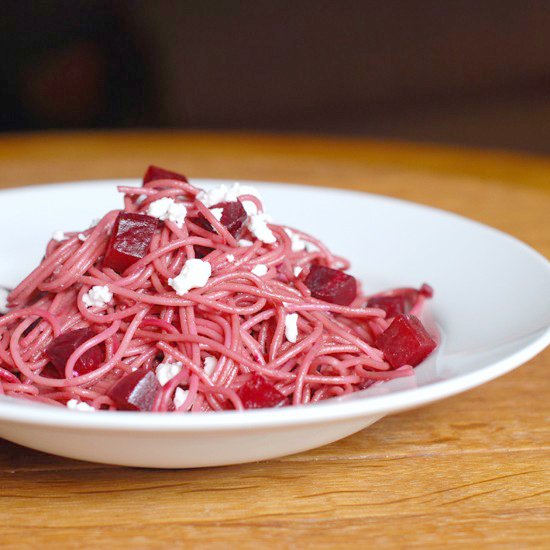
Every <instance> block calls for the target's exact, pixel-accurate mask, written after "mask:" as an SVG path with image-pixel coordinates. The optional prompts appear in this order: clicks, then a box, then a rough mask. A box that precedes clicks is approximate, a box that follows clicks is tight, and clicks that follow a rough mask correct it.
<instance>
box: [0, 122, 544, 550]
mask: <svg viewBox="0 0 550 550" xmlns="http://www.w3.org/2000/svg"><path fill="white" fill-rule="evenodd" d="M149 163H155V164H159V165H161V166H162V165H165V166H166V167H168V168H173V169H174V170H178V171H183V172H184V173H186V174H188V175H190V176H197V177H198V176H202V177H224V178H231V179H235V180H240V179H261V180H274V181H288V182H304V183H308V184H312V185H329V186H334V187H345V188H354V189H361V190H364V191H369V192H374V193H383V194H385V195H391V196H395V197H401V198H405V199H411V200H414V201H417V202H420V203H424V204H429V205H433V206H437V207H441V208H444V209H447V210H451V211H454V212H457V213H460V214H463V215H466V216H468V217H471V218H473V219H476V220H479V221H482V222H485V223H488V224H490V225H492V226H494V227H497V228H499V229H502V230H504V231H506V232H509V233H511V234H512V235H515V236H516V237H518V238H520V239H522V240H524V241H525V242H527V243H529V244H530V245H531V246H533V247H534V248H536V249H537V250H539V251H540V252H542V253H543V254H544V255H546V256H547V257H548V256H550V221H549V216H550V160H548V159H544V158H537V157H527V156H520V155H514V154H505V153H498V152H491V153H490V152H480V151H469V150H455V149H443V148H436V147H429V146H413V145H405V144H389V143H373V142H369V141H363V140H349V139H328V138H326V139H324V138H306V137H299V136H298V137H297V136H294V137H290V136H264V135H250V134H249V135H245V134H237V135H235V134H233V135H232V134H207V133H178V132H149V133H91V134H37V135H25V136H4V137H0V187H10V186H19V185H27V184H35V183H43V182H54V181H70V180H76V179H91V178H104V177H105V178H109V177H137V176H140V175H141V174H142V172H143V170H144V168H145V166H146V165H147V164H149ZM0 201H1V198H0ZM526 284H528V281H526ZM549 367H550V353H549V350H546V352H544V353H542V354H540V355H539V356H538V357H536V358H535V359H533V360H532V361H530V362H529V363H528V364H527V365H524V366H523V367H521V368H520V369H518V370H516V371H514V372H513V373H511V374H509V375H507V376H504V377H502V378H500V379H498V380H495V381H493V382H491V383H489V384H486V385H484V386H482V387H480V388H477V389H475V390H472V391H469V392H467V393H465V394H462V395H459V396H457V397H453V398H451V399H447V400H445V401H442V402H440V403H437V404H434V405H431V406H428V407H424V408H422V409H419V410H415V411H409V412H406V413H402V414H399V415H396V416H392V417H388V418H385V419H383V420H381V421H379V422H378V423H376V424H375V425H373V426H372V427H370V428H368V429H367V430H364V431H363V432H360V433H358V434H356V435H354V436H352V437H349V438H347V439H345V440H343V441H340V442H337V443H334V444H332V445H328V446H326V447H323V448H320V449H316V450H313V451H310V452H307V453H302V454H299V455H295V456H289V457H286V458H282V459H278V460H271V461H269V462H261V463H256V464H247V465H241V466H231V467H226V468H210V469H197V470H164V471H163V470H144V469H131V468H119V467H110V466H102V465H98V464H89V463H84V462H77V461H72V460H67V459H62V458H57V457H54V456H49V455H46V454H43V453H39V452H35V451H31V450H28V449H25V448H22V447H19V446H17V445H14V444H11V443H8V442H6V441H0V547H3V548H19V547H28V548H80V547H83V548H84V547H93V548H103V547H110V548H167V547H176V548H183V547H197V548H198V547H200V548H263V547H273V548H309V547H321V548H351V547H357V548H362V547H364V548H368V547H371V545H372V547H375V548H386V547H387V548H400V547H419V548H443V547H447V548H455V547H456V548H514V549H516V548H520V549H521V548H549V547H550V491H549V486H550V422H549V421H550V414H549V413H550V407H549V400H550V382H549V371H548V368H549Z"/></svg>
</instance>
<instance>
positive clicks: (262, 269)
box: [252, 264, 268, 277]
mask: <svg viewBox="0 0 550 550" xmlns="http://www.w3.org/2000/svg"><path fill="white" fill-rule="evenodd" d="M267 272H268V269H267V266H266V265H264V264H258V265H255V266H254V267H253V268H252V273H254V275H257V276H258V277H263V276H264V275H265V274H266V273H267Z"/></svg>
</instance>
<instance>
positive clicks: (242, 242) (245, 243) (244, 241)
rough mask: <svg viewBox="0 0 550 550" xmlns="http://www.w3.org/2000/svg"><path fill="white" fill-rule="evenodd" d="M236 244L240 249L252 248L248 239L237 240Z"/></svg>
mask: <svg viewBox="0 0 550 550" xmlns="http://www.w3.org/2000/svg"><path fill="white" fill-rule="evenodd" d="M237 244H238V245H239V246H241V247H246V246H252V245H253V242H252V241H249V240H248V239H239V240H238V241H237Z"/></svg>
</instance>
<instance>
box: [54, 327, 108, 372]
mask: <svg viewBox="0 0 550 550" xmlns="http://www.w3.org/2000/svg"><path fill="white" fill-rule="evenodd" d="M95 335H96V333H95V332H94V331H93V330H92V329H91V328H81V329H79V330H71V331H69V332H65V333H63V334H60V335H59V336H58V337H57V338H55V339H54V340H53V341H52V343H51V344H50V345H49V346H48V347H47V348H46V355H47V357H48V359H49V360H50V361H51V362H52V364H53V366H54V367H55V369H56V370H57V372H58V374H59V375H60V376H61V377H62V378H65V365H66V364H67V361H68V360H69V357H70V356H71V355H72V354H73V352H74V351H75V350H76V349H77V348H79V347H80V346H81V345H82V344H84V343H85V342H87V341H88V340H90V339H92V338H93V337H94V336H95ZM104 359H105V354H104V352H103V350H102V349H101V347H100V346H94V347H93V348H90V349H89V350H88V351H86V352H84V353H83V354H82V355H81V356H80V358H79V359H78V361H77V362H76V363H75V366H74V372H75V374H76V375H77V376H81V375H82V374H87V373H89V372H91V371H93V370H95V369H97V367H99V366H100V365H101V363H102V362H103V361H104Z"/></svg>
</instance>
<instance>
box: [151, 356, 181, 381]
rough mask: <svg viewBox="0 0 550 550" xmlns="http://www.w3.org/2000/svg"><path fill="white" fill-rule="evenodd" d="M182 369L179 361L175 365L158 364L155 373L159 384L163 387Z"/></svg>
mask: <svg viewBox="0 0 550 550" xmlns="http://www.w3.org/2000/svg"><path fill="white" fill-rule="evenodd" d="M182 367H183V365H182V364H181V363H180V362H179V361H177V362H176V363H160V364H159V365H158V366H157V370H156V371H155V374H156V375H157V380H158V381H159V384H160V385H161V386H165V385H166V384H167V383H168V382H170V380H172V378H174V376H177V375H178V374H179V373H180V372H181V369H182Z"/></svg>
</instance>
